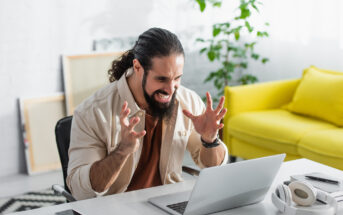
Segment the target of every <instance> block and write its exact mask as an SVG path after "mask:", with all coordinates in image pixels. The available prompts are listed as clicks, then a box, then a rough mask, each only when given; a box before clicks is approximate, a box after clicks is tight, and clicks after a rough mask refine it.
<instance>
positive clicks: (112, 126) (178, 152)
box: [67, 28, 228, 199]
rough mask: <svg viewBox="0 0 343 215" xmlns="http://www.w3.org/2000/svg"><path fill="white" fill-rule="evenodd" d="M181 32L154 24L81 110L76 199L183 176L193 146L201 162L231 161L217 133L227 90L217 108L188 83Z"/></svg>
mask: <svg viewBox="0 0 343 215" xmlns="http://www.w3.org/2000/svg"><path fill="white" fill-rule="evenodd" d="M183 66H184V51H183V48H182V45H181V43H180V41H179V40H178V38H177V36H176V35H175V34H173V33H171V32H169V31H167V30H164V29H160V28H152V29H149V30H148V31H146V32H144V33H143V34H142V35H140V36H139V38H138V41H137V42H136V44H135V46H134V47H133V48H132V49H131V50H129V51H127V52H126V53H125V54H123V56H122V57H121V58H120V59H119V60H115V61H113V63H112V68H111V69H110V70H109V75H110V81H111V82H112V83H111V84H109V85H107V86H106V87H104V88H103V89H100V90H99V91H97V92H96V93H95V94H94V95H92V96H91V97H90V98H88V99H87V100H85V101H84V102H83V103H82V104H80V105H79V106H78V107H77V109H76V110H75V112H74V117H73V122H72V130H71V142H70V148H69V166H68V177H67V184H68V187H69V188H70V190H71V192H72V194H73V196H74V197H75V198H76V199H86V198H91V197H95V196H98V195H104V194H106V195H108V194H113V193H120V192H124V191H131V190H137V189H142V188H147V187H152V186H158V185H162V184H168V183H176V182H179V181H182V178H181V171H182V168H181V167H182V160H183V155H184V151H185V150H186V149H187V150H188V151H189V152H190V154H191V156H192V158H193V160H194V162H195V163H196V164H197V165H198V166H199V167H201V168H204V167H209V166H215V165H220V164H225V163H226V162H227V157H228V153H227V149H226V147H225V145H224V144H223V143H222V142H221V141H220V140H219V139H218V138H217V134H218V130H219V129H221V128H222V127H223V124H221V123H220V120H221V119H222V118H223V117H224V115H225V113H226V109H223V103H224V97H222V98H221V99H220V102H219V104H218V107H217V108H215V109H213V108H212V100H211V96H210V94H209V93H207V107H205V106H204V104H203V102H202V100H201V99H200V97H199V96H198V95H197V94H196V93H195V92H193V91H191V90H189V89H186V88H185V87H182V86H181V85H180V82H181V76H182V74H183Z"/></svg>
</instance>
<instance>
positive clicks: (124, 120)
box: [120, 101, 146, 153]
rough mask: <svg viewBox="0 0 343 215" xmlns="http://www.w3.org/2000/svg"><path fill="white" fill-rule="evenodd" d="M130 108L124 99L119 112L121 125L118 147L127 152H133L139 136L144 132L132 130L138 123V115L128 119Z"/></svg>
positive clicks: (137, 145) (136, 147) (136, 146)
mask: <svg viewBox="0 0 343 215" xmlns="http://www.w3.org/2000/svg"><path fill="white" fill-rule="evenodd" d="M130 112H131V110H130V108H128V103H127V102H126V101H125V102H124V104H123V106H122V109H121V112H120V125H121V142H120V148H121V149H122V150H123V151H125V152H127V153H133V152H135V151H136V150H137V149H138V148H139V138H141V137H143V136H144V135H145V134H146V132H145V130H143V131H141V132H138V133H137V132H136V131H134V128H135V126H136V125H137V124H138V123H139V121H140V118H139V117H132V118H131V119H130V121H129V119H128V116H129V114H130Z"/></svg>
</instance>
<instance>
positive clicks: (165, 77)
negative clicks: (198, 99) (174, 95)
mask: <svg viewBox="0 0 343 215" xmlns="http://www.w3.org/2000/svg"><path fill="white" fill-rule="evenodd" d="M182 75H183V74H181V75H179V76H177V77H175V79H178V78H180V77H181V76H182ZM155 78H156V79H170V78H169V77H168V76H163V75H157V76H155Z"/></svg>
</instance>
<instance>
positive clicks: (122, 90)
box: [118, 67, 142, 116]
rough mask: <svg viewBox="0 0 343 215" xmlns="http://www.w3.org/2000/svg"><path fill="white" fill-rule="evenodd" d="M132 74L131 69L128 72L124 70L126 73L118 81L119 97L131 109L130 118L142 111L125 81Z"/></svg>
mask: <svg viewBox="0 0 343 215" xmlns="http://www.w3.org/2000/svg"><path fill="white" fill-rule="evenodd" d="M132 73H133V69H132V67H131V68H129V69H128V70H126V72H125V73H124V74H123V75H122V76H121V78H120V79H119V80H118V92H119V96H120V98H121V99H122V100H123V101H127V103H128V107H129V108H130V109H131V113H130V116H132V115H135V114H136V113H137V112H138V111H142V109H141V108H140V107H139V106H138V105H137V103H136V101H135V99H134V97H133V95H132V92H131V89H130V87H129V85H128V83H127V80H126V78H127V77H129V76H130V75H132Z"/></svg>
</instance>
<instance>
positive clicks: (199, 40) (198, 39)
mask: <svg viewBox="0 0 343 215" xmlns="http://www.w3.org/2000/svg"><path fill="white" fill-rule="evenodd" d="M195 41H196V42H205V40H204V39H202V38H197V39H196V40H195Z"/></svg>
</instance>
